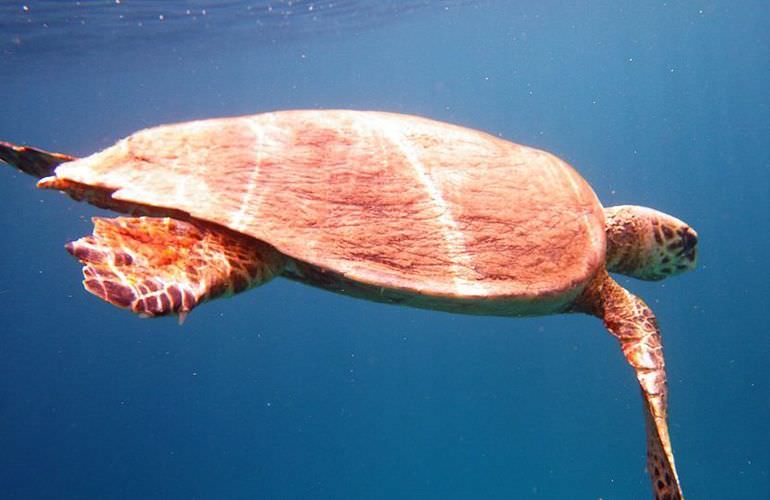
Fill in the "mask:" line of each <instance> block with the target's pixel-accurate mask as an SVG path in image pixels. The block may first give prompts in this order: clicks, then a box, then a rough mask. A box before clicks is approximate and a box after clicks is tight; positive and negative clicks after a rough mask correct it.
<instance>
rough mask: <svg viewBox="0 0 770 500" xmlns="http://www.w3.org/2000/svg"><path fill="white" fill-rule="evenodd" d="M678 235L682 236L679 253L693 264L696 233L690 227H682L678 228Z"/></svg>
mask: <svg viewBox="0 0 770 500" xmlns="http://www.w3.org/2000/svg"><path fill="white" fill-rule="evenodd" d="M679 235H680V236H681V238H682V250H680V252H679V255H681V256H683V257H685V258H686V259H687V260H689V261H690V262H692V263H693V264H695V257H696V253H697V246H698V233H696V232H695V231H694V230H693V229H692V228H691V227H686V226H685V227H684V228H683V229H681V230H680V232H679Z"/></svg>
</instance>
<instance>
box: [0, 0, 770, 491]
mask: <svg viewBox="0 0 770 500" xmlns="http://www.w3.org/2000/svg"><path fill="white" fill-rule="evenodd" d="M204 11H205V12H204ZM768 27H770V4H769V3H768V2H766V1H764V0H756V1H750V0H746V1H738V2H736V1H727V0H725V1H721V0H710V1H691V2H678V1H668V2H664V1H659V0H658V1H651V2H634V1H627V2H626V1H624V2H616V1H600V2H587V1H570V2H566V1H565V2H561V1H555V0H554V1H544V2H514V1H478V2H474V1H446V2H443V1H428V0H422V1H415V0H412V1H402V2H399V1H386V2H382V1H380V2H376V1H371V2H363V1H362V2H357V1H352V0H348V1H331V0H330V1H324V2H311V1H303V0H295V1H293V2H289V1H272V2H269V1H256V0H255V1H228V2H203V1H192V0H190V1H183V0H176V1H169V2H160V1H140V0H122V1H120V2H117V1H115V0H110V1H81V2H73V1H56V2H54V1H34V0H30V1H29V2H27V3H24V2H16V1H13V2H10V1H6V2H2V3H0V100H1V102H2V106H1V107H0V109H1V111H0V139H3V140H8V141H13V142H17V143H23V144H29V145H37V146H40V147H43V148H46V149H50V150H56V151H62V152H67V153H70V154H73V155H85V154H88V153H91V152H93V151H96V150H99V149H101V148H103V147H106V146H108V145H110V144H112V143H113V142H114V141H116V140H117V139H119V138H121V137H123V136H125V135H127V134H129V133H131V132H133V131H135V130H137V129H141V128H144V127H147V126H151V125H156V124H160V123H166V122H173V121H182V120H188V119H197V118H205V117H215V116H227V115H240V114H250V113H257V112H262V111H269V110H276V109H287V108H341V107H342V108H360V109H380V110H390V111H398V112H405V113H412V114H420V115H425V116H429V117H433V118H437V119H441V120H445V121H450V122H455V123H459V124H462V125H466V126H470V127H474V128H479V129H483V130H487V131H490V132H492V133H495V134H500V135H501V136H503V137H505V138H508V139H510V140H513V141H516V142H521V143H524V144H530V145H534V146H537V147H541V148H544V149H547V150H550V151H552V152H554V153H556V154H558V155H560V156H562V157H563V158H565V159H566V160H568V161H569V162H571V163H572V164H574V165H575V166H576V167H577V168H578V170H579V171H580V172H581V173H582V174H583V175H584V176H585V177H586V178H587V179H588V180H589V182H590V183H591V184H592V185H593V187H594V189H595V190H596V192H597V194H598V195H599V197H600V198H601V199H602V201H603V202H604V204H605V205H613V204H621V203H633V204H640V205H648V206H652V207H656V208H658V209H661V210H664V211H666V212H669V213H672V214H675V215H677V216H678V217H680V218H682V219H684V220H686V221H687V222H689V223H690V224H691V225H692V226H693V227H694V228H695V229H697V231H698V232H699V234H700V240H701V244H700V261H699V266H698V269H697V271H695V272H692V273H689V274H686V275H683V276H679V277H676V278H672V279H670V280H668V281H664V282H660V283H645V282H639V281H634V280H631V279H627V278H621V283H622V284H624V285H625V286H628V287H629V288H630V289H632V290H633V291H634V292H636V293H638V294H640V295H641V296H642V297H644V298H645V300H647V301H648V303H649V304H650V305H651V306H652V307H653V309H654V310H655V312H656V314H657V315H658V318H659V320H660V324H661V326H662V331H663V338H664V342H665V347H666V357H667V363H668V374H669V384H670V425H671V432H672V438H673V444H674V448H675V453H676V458H677V465H678V469H679V473H680V476H681V479H682V484H683V486H684V489H685V494H686V495H687V496H688V498H691V499H767V498H770V328H768V319H767V318H768V314H770V299H768V294H769V293H770V286H768V278H770V276H769V273H768V262H767V261H768V257H769V256H770V253H769V252H770V236H769V235H768V231H769V230H770V202H769V201H770V199H769V195H768V191H769V190H770V153H769V152H768V150H769V146H770V92H769V91H768V89H770V29H768ZM0 200H2V210H0V235H1V236H0V256H2V258H1V259H0V450H1V451H0V497H2V498H14V499H37V498H51V499H54V498H55V499H59V498H94V499H104V498H126V499H135V498H174V499H176V498H182V499H193V498H196V499H219V498H223V499H228V498H271V499H272V498H276V499H290V498H324V499H326V498H330V499H359V498H361V499H369V498H375V499H395V498H399V499H400V498H403V499H406V498H409V499H428V498H435V499H449V498H452V499H476V498H479V499H485V498H546V499H573V498H574V499H596V498H603V499H640V498H649V496H650V490H649V484H648V479H647V477H646V475H645V471H644V467H645V464H644V455H645V449H644V445H645V443H644V431H643V421H642V412H641V403H640V397H639V392H638V389H637V383H636V381H635V380H634V377H633V374H632V372H631V370H630V369H629V368H628V366H627V365H626V362H625V360H624V359H623V358H622V356H621V355H620V353H619V352H618V348H617V346H616V342H615V340H614V339H612V338H611V337H610V336H609V335H608V334H607V333H606V332H605V330H604V329H603V327H602V325H601V322H600V321H598V320H596V319H593V318H589V317H582V316H554V317H543V318H529V319H518V320H517V319H505V318H478V317H465V316H453V315H449V314H444V313H436V312H431V311H422V310H411V309H406V308H399V307H392V306H384V305H379V304H373V303H367V302H363V301H358V300H354V299H350V298H347V297H342V296H335V295H331V294H327V293H323V292H321V291H318V290H315V289H310V288H307V287H303V286H301V285H298V284H294V283H291V282H287V281H284V280H277V281H274V282H272V283H270V284H269V285H266V286H264V287H261V288H258V289H255V290H252V291H250V292H249V293H245V294H242V295H239V296H236V297H233V298H231V299H229V300H221V301H216V302H213V303H210V304H207V305H205V306H203V307H200V308H199V309H197V310H195V311H194V312H193V314H191V316H190V318H188V321H187V323H186V324H184V326H183V327H179V326H178V325H177V323H176V322H175V321H174V320H173V319H161V320H141V319H138V318H135V317H133V316H132V315H131V314H130V313H127V312H124V311H120V310H118V309H115V308H114V307H112V306H110V305H108V304H106V303H103V302H101V301H100V300H98V299H96V298H95V297H93V296H91V295H90V294H87V293H86V292H85V291H83V290H82V288H81V285H80V280H81V276H80V266H78V265H77V263H76V262H75V261H74V260H73V259H72V258H71V257H70V256H69V255H67V253H66V252H65V251H64V250H63V244H64V243H65V242H66V241H70V240H73V239H76V238H78V237H80V236H82V235H85V234H89V233H90V231H91V224H90V221H89V217H90V216H91V215H94V214H97V213H99V210H97V209H95V208H92V207H89V206H86V205H83V204H78V203H74V202H72V201H71V200H69V199H68V198H66V197H65V196H62V195H59V194H57V193H52V192H43V191H38V190H36V189H35V187H34V182H33V181H32V179H31V178H30V177H27V176H25V175H23V174H21V173H17V172H15V171H13V170H12V169H10V168H6V167H3V168H2V170H0Z"/></svg>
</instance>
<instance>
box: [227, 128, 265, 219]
mask: <svg viewBox="0 0 770 500" xmlns="http://www.w3.org/2000/svg"><path fill="white" fill-rule="evenodd" d="M271 121H272V120H271ZM244 122H245V123H246V124H247V126H248V127H249V129H251V131H252V132H253V133H254V167H253V168H254V170H253V171H252V173H251V176H250V177H249V183H248V185H247V186H246V192H245V193H244V195H243V200H242V201H241V208H240V209H239V210H238V212H237V213H235V214H234V215H233V216H232V219H231V220H230V224H229V225H228V226H229V227H230V228H231V229H235V230H236V231H241V232H243V230H244V229H245V228H246V226H247V225H248V223H247V222H244V221H243V219H244V217H247V216H248V217H252V216H253V215H254V214H257V213H259V206H260V205H261V203H262V196H264V194H265V189H262V190H261V191H260V192H259V193H256V194H257V197H256V199H255V200H254V201H252V199H253V198H254V195H255V189H256V188H257V181H258V179H259V174H260V172H261V167H262V158H263V156H264V154H263V148H264V145H265V129H264V127H261V126H259V124H257V123H255V121H254V120H253V119H250V118H247V119H245V120H244ZM247 211H248V212H249V213H247Z"/></svg>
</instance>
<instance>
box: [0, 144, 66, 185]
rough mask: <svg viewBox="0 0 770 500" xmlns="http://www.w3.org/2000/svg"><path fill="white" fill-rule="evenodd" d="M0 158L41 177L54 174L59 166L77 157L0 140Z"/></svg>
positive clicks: (27, 172) (26, 172) (25, 171)
mask: <svg viewBox="0 0 770 500" xmlns="http://www.w3.org/2000/svg"><path fill="white" fill-rule="evenodd" d="M0 160H2V161H4V162H5V163H8V164H9V165H13V166H14V167H16V168H18V169H19V170H21V171H22V172H24V173H25V174H29V175H32V176H34V177H37V178H38V179H41V178H43V177H48V176H49V175H53V171H54V170H55V169H56V167H57V166H59V165H60V164H62V163H65V162H68V161H72V160H75V157H73V156H69V155H65V154H61V153H50V152H48V151H43V150H42V149H36V148H30V147H27V146H17V145H15V144H11V143H10V142H3V141H0Z"/></svg>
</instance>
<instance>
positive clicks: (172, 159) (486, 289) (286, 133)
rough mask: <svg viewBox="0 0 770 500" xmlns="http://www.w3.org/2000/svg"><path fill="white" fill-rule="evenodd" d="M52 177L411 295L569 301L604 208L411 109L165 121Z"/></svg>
mask: <svg viewBox="0 0 770 500" xmlns="http://www.w3.org/2000/svg"><path fill="white" fill-rule="evenodd" d="M56 176H57V178H58V179H64V180H68V181H74V182H78V183H81V184H85V185H88V186H93V187H96V188H99V189H104V190H106V191H108V192H113V194H112V196H113V198H114V199H117V200H123V201H125V202H130V203H136V204H141V205H152V206H156V207H163V208H168V209H174V210H176V211H183V212H187V213H189V214H190V215H191V216H192V217H195V218H197V219H200V220H204V221H208V222H212V223H216V224H220V225H222V226H226V227H228V228H230V229H233V230H235V231H239V232H241V233H244V234H247V235H250V236H252V237H254V238H257V239H259V240H263V241H265V242H268V243H270V244H271V245H273V246H275V247H276V248H277V249H278V250H280V251H281V252H282V253H284V254H286V255H288V256H290V257H293V258H294V259H298V260H300V261H303V262H304V263H308V264H311V265H313V266H316V267H317V268H319V269H321V270H329V271H333V272H335V273H339V274H341V275H342V276H344V277H345V278H347V279H350V280H353V281H356V282H361V283H364V284H366V285H371V286H374V287H383V288H388V289H396V290H400V291H403V292H406V293H411V294H421V295H431V296H438V297H447V298H460V299H464V298H474V299H486V298H489V299H514V300H523V301H533V300H534V301H538V300H545V299H549V300H550V301H554V300H556V301H557V302H560V301H564V302H565V303H567V302H569V301H571V300H572V298H574V296H575V295H576V294H577V293H578V292H579V291H580V290H582V288H583V287H584V286H585V285H586V284H587V283H588V282H589V280H590V279H591V277H592V276H594V274H595V273H596V272H597V270H598V269H600V268H601V267H602V266H603V265H604V252H605V236H604V216H603V212H602V207H601V205H600V204H599V202H598V200H597V198H596V196H595V195H594V193H593V191H592V190H591V188H590V187H589V186H588V184H587V183H586V182H585V181H584V180H583V179H582V178H581V177H580V175H578V174H577V173H576V172H575V171H574V170H573V169H572V168H571V167H570V166H569V165H567V164H566V163H565V162H563V161H562V160H560V159H558V158H556V157H555V156H553V155H551V154H549V153H546V152H543V151H539V150H536V149H532V148H528V147H525V146H520V145H517V144H513V143H510V142H507V141H504V140H501V139H498V138H496V137H493V136H490V135H488V134H484V133H481V132H477V131H474V130H469V129H466V128H462V127H457V126H453V125H448V124H444V123H440V122H436V121H432V120H427V119H423V118H418V117H413V116H405V115H398V114H391V113H380V112H358V111H328V110H327V111H284V112H276V113H266V114H260V115H256V116H247V117H238V118H226V119H214V120H205V121H197V122H188V123H181V124H176V125H167V126H161V127H156V128H152V129H148V130H144V131H141V132H138V133H136V134H134V135H132V136H130V137H128V138H127V139H124V140H122V141H120V142H118V143H117V144H116V145H115V146H113V147H111V148H108V149H106V150H104V151H103V152H101V153H97V154H95V155H92V156H90V157H87V158H84V159H82V160H78V161H74V162H70V163H66V164H63V165H62V166H60V167H59V168H58V169H57V170H56Z"/></svg>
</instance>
